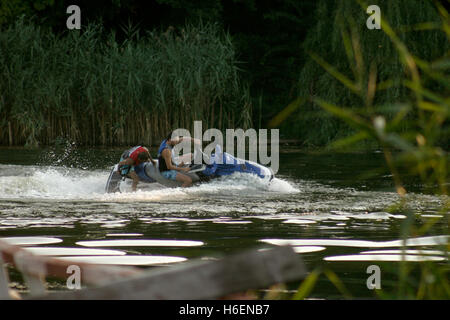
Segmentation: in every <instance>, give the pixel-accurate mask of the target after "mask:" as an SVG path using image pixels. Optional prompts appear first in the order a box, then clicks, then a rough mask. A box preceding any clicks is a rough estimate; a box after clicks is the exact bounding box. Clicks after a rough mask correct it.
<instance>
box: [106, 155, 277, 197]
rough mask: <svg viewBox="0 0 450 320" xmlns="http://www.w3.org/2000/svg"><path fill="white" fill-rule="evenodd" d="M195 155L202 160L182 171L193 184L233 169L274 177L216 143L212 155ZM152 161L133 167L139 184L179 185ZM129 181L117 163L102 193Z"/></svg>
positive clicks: (255, 164) (269, 172)
mask: <svg viewBox="0 0 450 320" xmlns="http://www.w3.org/2000/svg"><path fill="white" fill-rule="evenodd" d="M198 155H202V156H203V157H202V162H203V163H202V164H195V163H199V162H200V161H194V164H188V166H189V168H190V170H189V171H188V172H183V174H186V175H188V176H190V177H191V179H192V182H193V184H196V183H204V182H208V181H210V180H211V179H214V178H218V177H223V176H229V175H232V174H234V173H236V172H239V173H244V174H252V175H256V176H258V177H259V178H261V179H265V180H267V181H271V180H272V179H273V176H274V174H273V172H272V170H271V169H270V168H267V167H264V166H262V165H260V164H258V163H256V162H252V161H248V160H242V159H239V158H235V157H233V156H232V155H231V154H229V153H226V152H222V150H221V148H220V146H216V149H215V153H213V154H212V155H211V157H208V156H207V155H205V154H204V153H196V152H194V159H196V158H197V156H198ZM155 162H156V165H154V164H153V163H152V162H144V163H142V164H140V165H138V166H136V167H134V170H135V172H136V174H137V175H138V177H139V187H142V185H144V186H145V187H146V188H149V189H152V188H153V187H156V188H158V187H161V186H162V187H169V188H177V187H181V184H182V183H181V182H179V181H174V180H169V179H166V178H165V177H163V176H162V175H161V173H160V171H159V164H158V160H155ZM131 181H132V180H131V179H130V178H129V177H127V176H122V175H121V173H120V171H119V165H118V164H116V165H115V166H114V167H113V168H112V169H111V172H110V174H109V177H108V181H107V183H106V187H105V192H107V193H114V192H122V191H123V190H126V189H127V188H126V185H131Z"/></svg>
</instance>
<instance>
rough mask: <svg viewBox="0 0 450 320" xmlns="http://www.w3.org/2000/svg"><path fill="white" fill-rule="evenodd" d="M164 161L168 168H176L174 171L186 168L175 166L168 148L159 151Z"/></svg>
mask: <svg viewBox="0 0 450 320" xmlns="http://www.w3.org/2000/svg"><path fill="white" fill-rule="evenodd" d="M161 155H162V157H163V159H164V161H165V162H166V167H167V169H168V170H176V171H186V168H182V167H177V166H176V165H174V164H173V163H172V153H171V152H170V150H169V149H164V150H163V151H162V153H161Z"/></svg>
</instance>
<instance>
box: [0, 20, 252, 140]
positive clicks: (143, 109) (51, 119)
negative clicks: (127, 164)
mask: <svg viewBox="0 0 450 320" xmlns="http://www.w3.org/2000/svg"><path fill="white" fill-rule="evenodd" d="M127 32H128V38H127V39H126V40H124V41H122V42H120V43H119V42H118V41H117V40H116V37H115V33H114V32H111V33H109V34H106V35H105V33H104V32H103V30H102V28H101V26H100V25H97V24H91V25H89V26H87V27H86V28H85V29H84V30H82V31H78V30H76V31H71V32H68V33H67V34H65V35H59V36H58V35H55V34H54V33H52V32H51V31H49V30H47V29H43V28H41V27H39V26H36V25H34V24H32V23H25V22H24V21H23V20H19V21H18V22H16V23H15V24H14V25H11V26H9V27H8V28H6V29H4V30H3V31H2V33H1V34H0V70H2V76H1V77H0V91H1V92H2V95H1V99H0V145H26V146H30V147H36V146H38V145H50V144H53V143H55V141H56V142H57V141H58V140H67V141H74V142H76V143H77V144H79V145H88V146H93V145H103V146H105V145H110V146H114V145H129V144H134V143H145V144H156V143H158V142H159V141H160V140H161V138H163V137H165V136H166V135H167V132H169V131H171V130H172V129H173V128H178V127H181V128H186V129H188V130H189V129H190V127H192V125H193V122H194V120H198V119H201V120H202V121H203V123H204V125H205V126H208V127H215V128H219V129H224V128H233V127H241V128H244V129H246V128H248V127H250V126H251V101H250V98H249V92H248V88H247V87H246V86H245V85H243V84H242V83H241V82H240V80H239V76H238V66H237V61H236V58H235V52H234V48H233V45H232V43H231V39H230V36H229V35H228V34H226V33H224V32H221V31H220V30H219V28H217V26H215V25H213V24H200V25H199V26H196V27H194V26H189V25H188V26H186V27H185V28H183V29H181V30H178V31H177V30H174V29H173V28H169V29H167V30H166V31H164V32H155V31H153V32H147V33H145V34H141V33H140V32H139V30H136V29H133V28H130V29H129V30H127Z"/></svg>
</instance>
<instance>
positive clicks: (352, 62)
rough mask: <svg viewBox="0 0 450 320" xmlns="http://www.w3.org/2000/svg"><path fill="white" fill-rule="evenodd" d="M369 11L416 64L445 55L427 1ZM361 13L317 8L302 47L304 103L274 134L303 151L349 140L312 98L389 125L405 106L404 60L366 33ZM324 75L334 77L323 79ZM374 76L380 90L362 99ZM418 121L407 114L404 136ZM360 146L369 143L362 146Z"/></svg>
mask: <svg viewBox="0 0 450 320" xmlns="http://www.w3.org/2000/svg"><path fill="white" fill-rule="evenodd" d="M374 4H377V5H378V6H379V7H380V9H381V17H382V18H383V19H385V20H386V21H388V22H389V23H390V25H391V26H392V28H393V30H394V31H395V33H396V34H397V36H398V39H399V40H401V41H402V42H403V43H404V44H405V45H406V46H407V47H408V49H409V50H410V52H411V54H412V55H413V56H414V57H417V58H420V59H422V60H424V61H434V60H436V59H438V58H440V57H442V56H443V55H444V54H445V53H447V52H448V50H450V43H449V41H448V39H447V37H446V35H445V33H444V32H443V31H442V29H440V27H439V26H441V25H442V22H441V17H440V14H439V11H438V10H437V9H436V7H435V5H434V4H433V1H430V0H397V1H390V0H379V1H377V2H376V3H374ZM367 6H368V5H367ZM367 6H366V7H365V8H361V5H360V4H359V3H357V2H356V1H335V0H333V1H330V0H320V1H318V3H317V7H316V13H315V16H316V19H315V21H317V22H316V25H315V26H313V27H312V28H311V30H310V32H309V33H308V35H307V37H306V38H305V41H304V42H303V43H302V48H303V51H304V54H305V55H306V56H308V57H309V59H307V60H306V63H305V65H304V66H303V68H302V70H301V72H300V74H299V90H298V95H299V96H300V97H304V98H305V100H304V103H302V104H301V105H300V104H299V105H298V107H297V108H296V109H297V110H298V112H295V113H293V114H292V115H291V116H289V118H288V119H286V121H285V122H284V124H283V125H282V126H280V129H281V130H283V132H284V133H285V134H288V135H290V136H295V137H298V138H300V139H301V140H302V141H303V142H304V144H306V145H312V146H323V145H327V144H328V143H330V142H332V141H335V140H338V139H340V138H343V137H346V136H348V135H349V134H352V133H355V130H353V128H352V127H351V126H348V125H347V124H345V123H343V122H342V121H339V120H338V119H337V118H335V117H332V116H330V114H329V113H328V112H326V111H325V110H324V109H323V108H321V107H320V106H319V105H318V104H317V103H315V98H321V99H323V100H325V101H328V102H331V103H333V104H336V105H342V106H347V107H350V108H351V109H352V110H354V111H355V112H360V111H366V114H368V113H370V112H372V113H377V114H379V115H383V116H385V117H386V118H387V119H392V118H393V117H395V114H396V112H397V110H398V108H401V104H402V103H405V102H407V101H408V100H409V99H410V97H411V92H410V91H409V89H408V88H407V87H405V86H402V81H403V77H404V74H405V69H404V66H403V64H402V60H401V59H402V56H401V54H400V53H399V52H398V50H397V49H396V47H395V44H394V43H392V41H391V39H390V38H389V36H388V35H387V34H386V33H385V32H383V31H382V30H376V29H375V30H369V29H368V28H367V27H366V20H367V19H368V18H369V15H368V14H367V13H366V8H367ZM353 48H354V50H353ZM350 49H351V50H350ZM356 59H358V60H356ZM327 68H328V69H330V68H332V69H333V71H332V72H331V73H330V72H327ZM372 74H376V75H377V79H376V80H377V82H379V83H380V84H381V85H380V86H378V87H377V92H376V95H374V96H373V99H372V98H370V97H371V95H372V93H370V92H367V88H368V87H369V83H370V81H373V79H371V78H370V75H372ZM335 76H338V77H339V79H336V77H335ZM348 79H350V80H351V81H352V86H351V87H350V90H348V86H346V84H348V82H349V80H348ZM340 80H344V82H345V83H343V82H342V81H340ZM429 85H430V86H431V87H432V88H433V90H436V91H439V90H441V89H442V86H441V84H438V83H429ZM368 97H369V98H370V99H371V100H370V101H367V98H368ZM393 102H395V105H394V104H393ZM367 105H369V108H366V106H367ZM417 116H418V115H417V114H409V115H408V117H407V118H406V119H404V121H403V122H402V124H401V125H402V127H403V128H402V130H403V131H407V130H410V129H411V127H412V126H414V125H415V119H416V118H417ZM447 137H450V136H448V135H447ZM364 143H367V141H365V142H361V143H360V146H361V145H364Z"/></svg>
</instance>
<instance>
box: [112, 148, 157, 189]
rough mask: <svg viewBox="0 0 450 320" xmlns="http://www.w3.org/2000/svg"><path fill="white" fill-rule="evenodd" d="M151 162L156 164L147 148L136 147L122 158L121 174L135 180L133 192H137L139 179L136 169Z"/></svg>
mask: <svg viewBox="0 0 450 320" xmlns="http://www.w3.org/2000/svg"><path fill="white" fill-rule="evenodd" d="M148 161H151V162H152V163H153V164H156V162H155V161H154V160H153V159H152V156H151V155H150V152H149V151H148V149H147V148H146V147H142V146H136V147H133V148H131V149H129V150H126V151H125V152H124V153H123V154H122V156H121V157H120V162H119V172H120V174H121V175H122V176H129V177H130V178H131V179H133V183H132V186H131V188H132V190H133V191H136V188H137V185H138V182H139V177H138V175H137V174H136V172H135V170H134V167H135V166H138V165H140V164H141V163H143V162H148Z"/></svg>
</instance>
